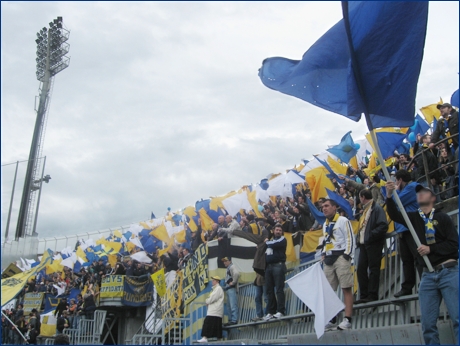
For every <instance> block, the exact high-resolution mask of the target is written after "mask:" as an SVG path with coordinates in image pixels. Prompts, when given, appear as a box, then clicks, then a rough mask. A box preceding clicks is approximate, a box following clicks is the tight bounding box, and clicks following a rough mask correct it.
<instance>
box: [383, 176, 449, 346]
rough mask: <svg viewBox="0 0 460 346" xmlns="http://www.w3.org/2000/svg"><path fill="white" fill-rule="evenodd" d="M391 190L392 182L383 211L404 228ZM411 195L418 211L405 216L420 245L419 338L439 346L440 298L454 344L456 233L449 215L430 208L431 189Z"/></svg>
mask: <svg viewBox="0 0 460 346" xmlns="http://www.w3.org/2000/svg"><path fill="white" fill-rule="evenodd" d="M395 188H396V187H395V184H394V183H393V182H388V183H387V184H386V189H387V202H386V203H387V212H388V215H389V216H390V217H391V219H392V220H394V221H395V222H398V223H401V224H403V225H405V226H406V227H407V224H406V222H405V220H404V218H403V217H402V215H401V213H400V212H399V211H398V209H397V207H396V203H395V202H394V201H393V199H392V198H391V194H392V192H393V191H394V190H395ZM415 192H416V193H417V202H418V205H419V208H418V210H417V211H415V212H408V213H407V215H408V216H409V220H410V222H411V223H412V225H413V226H414V230H415V233H416V234H417V236H418V238H419V240H420V242H421V244H422V245H420V246H419V247H418V248H417V252H418V255H417V261H418V262H419V264H420V265H421V266H422V267H423V274H422V279H421V281H420V287H419V302H420V311H421V322H422V332H423V337H424V339H425V343H426V344H427V345H439V332H438V328H437V325H436V322H437V320H438V317H439V306H440V304H441V300H442V299H444V302H445V304H446V306H447V310H448V312H449V317H450V319H451V321H452V325H453V329H454V334H455V340H454V341H455V343H456V344H458V233H457V230H456V229H455V226H454V224H453V222H452V219H451V218H450V216H449V215H447V214H445V213H443V212H441V211H440V210H436V209H435V208H434V205H435V202H436V196H435V194H434V192H433V190H431V189H429V188H427V187H424V186H422V185H420V184H419V185H417V186H416V188H415ZM421 256H427V257H428V259H429V260H430V262H431V265H432V266H433V268H434V271H433V272H429V270H428V268H427V266H426V264H425V261H424V260H423V258H422V257H421Z"/></svg>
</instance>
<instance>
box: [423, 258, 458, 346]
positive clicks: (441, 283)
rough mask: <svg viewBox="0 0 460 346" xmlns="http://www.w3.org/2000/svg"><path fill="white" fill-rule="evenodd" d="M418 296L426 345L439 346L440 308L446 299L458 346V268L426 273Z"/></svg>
mask: <svg viewBox="0 0 460 346" xmlns="http://www.w3.org/2000/svg"><path fill="white" fill-rule="evenodd" d="M418 294H419V302H420V312H421V315H422V331H423V338H424V339H425V343H426V344H427V345H439V332H438V328H437V326H436V323H437V321H438V317H439V306H440V305H441V300H442V299H443V298H444V303H445V304H446V306H447V310H448V312H449V317H450V319H451V321H452V325H453V328H454V334H455V342H456V343H457V344H458V266H454V267H450V268H445V269H442V270H441V271H439V272H433V273H428V272H424V273H423V275H422V280H421V281H420V288H419V293H418Z"/></svg>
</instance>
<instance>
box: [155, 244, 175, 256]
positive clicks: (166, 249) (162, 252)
mask: <svg viewBox="0 0 460 346" xmlns="http://www.w3.org/2000/svg"><path fill="white" fill-rule="evenodd" d="M172 245H173V242H170V243H169V244H168V246H167V247H166V248H164V249H161V250H159V251H158V256H159V257H161V256H163V255H164V254H165V253H166V252H168V251H169V250H171V248H172Z"/></svg>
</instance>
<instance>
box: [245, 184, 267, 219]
mask: <svg viewBox="0 0 460 346" xmlns="http://www.w3.org/2000/svg"><path fill="white" fill-rule="evenodd" d="M247 194H248V201H249V204H251V207H252V209H253V210H254V213H256V215H257V217H264V216H263V215H262V214H261V212H260V211H259V203H257V198H256V190H253V191H252V192H249V191H247Z"/></svg>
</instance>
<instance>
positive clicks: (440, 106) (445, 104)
mask: <svg viewBox="0 0 460 346" xmlns="http://www.w3.org/2000/svg"><path fill="white" fill-rule="evenodd" d="M444 107H450V108H452V105H451V104H450V103H447V102H446V103H443V104H442V105H437V106H436V108H437V109H441V108H444Z"/></svg>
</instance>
